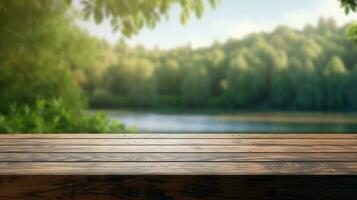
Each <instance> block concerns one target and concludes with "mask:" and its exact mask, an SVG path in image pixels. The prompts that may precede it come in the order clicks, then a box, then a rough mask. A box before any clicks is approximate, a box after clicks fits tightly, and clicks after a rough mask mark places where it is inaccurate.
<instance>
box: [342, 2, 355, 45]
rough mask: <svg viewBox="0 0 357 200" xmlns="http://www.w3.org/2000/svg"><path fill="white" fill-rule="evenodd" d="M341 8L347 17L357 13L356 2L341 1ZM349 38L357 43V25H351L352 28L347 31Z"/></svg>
mask: <svg viewBox="0 0 357 200" xmlns="http://www.w3.org/2000/svg"><path fill="white" fill-rule="evenodd" d="M340 1H341V7H342V8H343V9H344V10H345V13H346V15H348V14H350V13H351V12H356V11H357V1H356V0H340ZM347 37H348V38H349V39H350V40H352V41H354V42H355V43H357V25H356V24H355V23H354V24H351V25H350V27H349V28H348V29H347Z"/></svg>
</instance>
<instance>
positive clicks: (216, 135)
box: [0, 133, 357, 139]
mask: <svg viewBox="0 0 357 200" xmlns="http://www.w3.org/2000/svg"><path fill="white" fill-rule="evenodd" d="M10 138H20V139H31V138H41V139H54V138H62V139H64V138H71V139H75V138H78V139H82V138H91V139H93V138H97V139H106V138H109V139H110V138H139V139H145V138H147V139H150V138H151V139H160V138H161V139H165V138H169V139H179V138H190V139H192V138H198V139H202V138H208V139H210V138H211V139H216V138H223V139H232V138H237V139H249V138H251V139H258V138H263V139H264V138H265V139H269V138H270V139H278V138H284V139H289V138H295V139H299V138H300V139H318V138H322V139H357V134H331V133H319V134H315V133H314V134H311V133H310V134H309V133H284V134H279V133H274V134H272V133H254V134H252V133H243V134H242V133H240V134H235V133H231V134H227V133H209V134H204V133H191V134H189V133H180V134H174V133H166V134H165V133H159V134H146V133H136V134H121V133H118V134H90V133H87V134H86V133H80V134H68V133H67V134H66V133H61V134H0V139H10Z"/></svg>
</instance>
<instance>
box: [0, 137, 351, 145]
mask: <svg viewBox="0 0 357 200" xmlns="http://www.w3.org/2000/svg"><path fill="white" fill-rule="evenodd" d="M22 145H26V146H42V145H43V146H52V145H53V146H106V145H108V146H136V145H148V146H165V145H166V146H167V145H171V146H200V145H201V146H202V145H204V146H232V145H236V146H244V145H246V146H248V145H279V146H289V145H290V146H294V145H295V146H309V145H314V146H357V139H338V140H336V139H325V138H319V139H295V138H289V139H285V138H283V139H282V138H279V139H236V138H232V139H222V138H215V139H202V138H201V139H198V138H185V139H181V138H180V139H113V138H112V139H94V138H93V139H88V138H83V139H57V138H54V139H26V140H25V139H1V141H0V146H22Z"/></svg>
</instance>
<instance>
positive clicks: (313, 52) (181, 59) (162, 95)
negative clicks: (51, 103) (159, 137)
mask: <svg viewBox="0 0 357 200" xmlns="http://www.w3.org/2000/svg"><path fill="white" fill-rule="evenodd" d="M346 27H347V25H345V26H342V27H338V26H337V25H336V22H335V21H334V20H333V19H324V18H321V19H320V20H319V21H318V23H317V25H306V26H305V28H304V29H303V30H296V29H293V28H289V27H287V26H280V27H278V28H276V29H275V30H274V31H272V32H271V33H255V34H251V35H249V36H247V37H245V38H243V39H229V40H228V41H226V42H225V43H219V42H216V43H214V44H213V45H212V46H210V47H206V48H199V49H193V48H191V46H190V45H189V44H188V45H186V46H183V47H179V48H175V49H171V50H160V49H147V48H144V47H143V46H141V45H138V46H136V47H130V46H128V45H126V44H125V41H124V40H121V41H120V42H118V44H116V45H113V46H111V45H108V44H106V45H105V46H106V47H105V49H106V51H105V53H104V54H103V55H102V56H105V57H107V58H106V59H104V60H106V63H105V64H103V63H101V64H102V67H88V68H86V69H84V70H80V71H77V73H76V74H77V75H78V77H77V78H76V80H77V82H78V83H79V84H80V85H81V87H82V88H83V89H84V91H85V93H86V94H87V96H88V98H89V102H90V105H91V106H92V107H96V108H122V107H135V108H143V107H181V108H196V107H197V108H205V107H215V108H224V109H281V110H282V109H295V110H351V109H353V108H356V107H357V60H356V59H355V56H356V55H357V47H356V45H355V44H353V42H351V41H349V40H347V39H345V30H346Z"/></svg>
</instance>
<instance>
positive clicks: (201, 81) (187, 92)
mask: <svg viewBox="0 0 357 200" xmlns="http://www.w3.org/2000/svg"><path fill="white" fill-rule="evenodd" d="M186 73H187V74H186V75H185V77H184V79H183V81H182V85H181V91H182V92H181V93H182V101H183V103H184V105H185V106H192V107H202V106H206V105H207V103H208V100H209V98H210V96H211V94H210V88H211V78H210V77H209V74H208V73H207V70H206V69H205V68H203V67H200V66H193V67H192V68H191V69H190V70H189V71H187V72H186Z"/></svg>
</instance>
